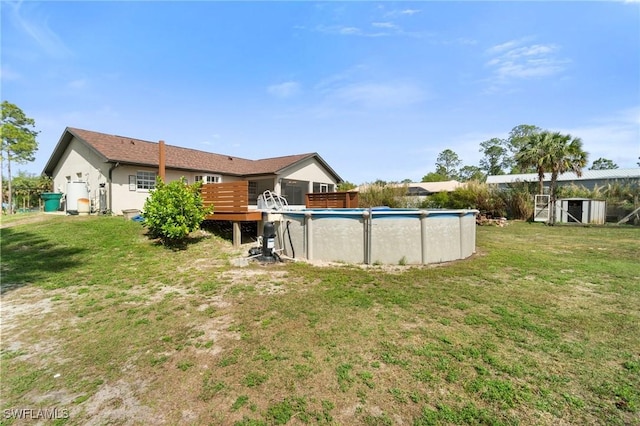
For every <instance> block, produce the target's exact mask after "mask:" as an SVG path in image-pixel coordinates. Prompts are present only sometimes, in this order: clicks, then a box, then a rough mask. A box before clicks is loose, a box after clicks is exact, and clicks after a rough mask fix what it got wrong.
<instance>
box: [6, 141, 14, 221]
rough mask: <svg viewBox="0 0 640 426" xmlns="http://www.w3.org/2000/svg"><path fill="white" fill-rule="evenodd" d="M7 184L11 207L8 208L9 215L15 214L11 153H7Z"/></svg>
mask: <svg viewBox="0 0 640 426" xmlns="http://www.w3.org/2000/svg"><path fill="white" fill-rule="evenodd" d="M7 183H8V185H9V194H7V203H9V206H8V207H7V214H13V198H12V196H11V192H12V191H11V158H9V153H8V152H7Z"/></svg>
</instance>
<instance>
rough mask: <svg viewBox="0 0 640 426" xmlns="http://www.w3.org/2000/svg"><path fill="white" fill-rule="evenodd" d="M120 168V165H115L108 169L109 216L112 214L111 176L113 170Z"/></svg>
mask: <svg viewBox="0 0 640 426" xmlns="http://www.w3.org/2000/svg"><path fill="white" fill-rule="evenodd" d="M118 166H120V163H115V164H114V165H113V166H111V167H109V211H111V214H113V191H112V189H113V187H112V185H111V184H112V183H113V182H112V176H113V170H114V169H115V168H116V167H118Z"/></svg>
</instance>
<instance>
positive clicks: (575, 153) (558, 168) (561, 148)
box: [550, 132, 589, 202]
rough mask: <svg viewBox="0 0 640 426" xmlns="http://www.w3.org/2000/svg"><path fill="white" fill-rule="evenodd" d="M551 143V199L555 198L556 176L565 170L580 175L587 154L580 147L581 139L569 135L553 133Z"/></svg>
mask: <svg viewBox="0 0 640 426" xmlns="http://www.w3.org/2000/svg"><path fill="white" fill-rule="evenodd" d="M552 141H553V142H552V145H551V156H552V159H551V162H550V165H551V184H550V189H551V201H552V202H553V201H555V200H556V182H557V181H558V176H560V175H561V174H563V173H566V172H574V173H575V174H576V176H578V177H580V176H582V168H583V167H586V165H587V159H588V156H589V154H588V153H587V152H585V151H584V150H583V149H582V140H581V139H580V138H574V137H572V136H571V135H563V134H561V133H557V132H556V133H554V134H553V135H552Z"/></svg>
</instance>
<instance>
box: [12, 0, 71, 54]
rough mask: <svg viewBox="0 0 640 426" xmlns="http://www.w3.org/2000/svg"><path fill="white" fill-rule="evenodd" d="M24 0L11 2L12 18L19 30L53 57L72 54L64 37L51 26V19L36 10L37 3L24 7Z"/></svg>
mask: <svg viewBox="0 0 640 426" xmlns="http://www.w3.org/2000/svg"><path fill="white" fill-rule="evenodd" d="M23 4H24V3H23V2H22V1H18V2H14V3H9V5H10V6H11V15H10V16H11V19H12V22H13V24H14V25H15V26H16V28H18V29H19V30H21V31H23V32H24V33H26V34H27V35H28V36H29V37H30V38H31V39H32V40H34V41H35V42H36V43H37V45H38V46H39V47H40V48H41V49H42V50H43V51H45V52H46V53H47V54H48V55H50V56H53V57H67V56H69V55H71V54H72V52H71V50H70V49H69V48H68V47H67V46H66V44H65V43H64V42H63V41H62V39H61V38H60V37H59V36H58V34H56V33H55V32H54V31H53V30H52V29H51V28H50V27H49V19H48V17H46V16H42V15H38V14H37V13H36V12H37V11H36V10H35V8H36V7H37V4H35V6H34V4H28V5H27V6H25V7H24V8H23Z"/></svg>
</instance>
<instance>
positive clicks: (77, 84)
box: [67, 78, 88, 90]
mask: <svg viewBox="0 0 640 426" xmlns="http://www.w3.org/2000/svg"><path fill="white" fill-rule="evenodd" d="M87 85H88V82H87V79H85V78H79V79H77V80H72V81H70V82H69V83H68V84H67V87H69V88H70V89H77V90H79V89H84V88H85V87H87Z"/></svg>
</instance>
